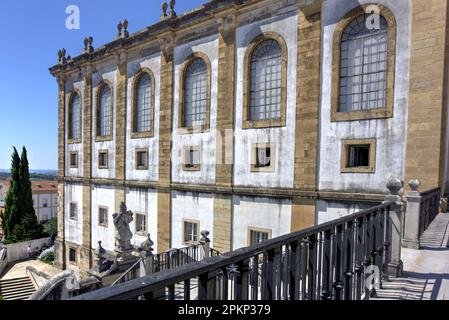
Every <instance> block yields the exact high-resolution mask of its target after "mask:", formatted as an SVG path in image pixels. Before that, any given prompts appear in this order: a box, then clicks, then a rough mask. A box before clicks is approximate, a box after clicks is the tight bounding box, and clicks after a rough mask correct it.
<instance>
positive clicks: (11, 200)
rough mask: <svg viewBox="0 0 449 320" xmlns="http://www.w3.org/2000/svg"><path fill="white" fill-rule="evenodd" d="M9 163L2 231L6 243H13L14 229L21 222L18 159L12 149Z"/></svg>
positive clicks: (17, 154) (17, 155) (15, 151)
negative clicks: (9, 174) (9, 170)
mask: <svg viewBox="0 0 449 320" xmlns="http://www.w3.org/2000/svg"><path fill="white" fill-rule="evenodd" d="M11 157H12V161H11V180H10V184H9V190H8V193H7V194H6V198H5V213H4V217H3V230H4V233H5V238H6V239H7V241H8V242H15V241H16V239H15V238H16V236H15V234H14V228H15V226H16V225H18V224H20V222H21V220H22V212H23V211H22V208H21V205H20V203H21V201H20V199H21V190H20V157H19V153H18V152H17V149H16V148H14V151H13V154H12V156H11Z"/></svg>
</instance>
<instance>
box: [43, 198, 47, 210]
mask: <svg viewBox="0 0 449 320" xmlns="http://www.w3.org/2000/svg"><path fill="white" fill-rule="evenodd" d="M42 207H43V208H48V199H44V200H42Z"/></svg>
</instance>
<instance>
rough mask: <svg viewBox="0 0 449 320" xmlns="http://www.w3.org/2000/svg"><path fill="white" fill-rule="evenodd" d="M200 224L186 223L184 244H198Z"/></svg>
mask: <svg viewBox="0 0 449 320" xmlns="http://www.w3.org/2000/svg"><path fill="white" fill-rule="evenodd" d="M198 231H199V223H196V222H192V221H184V242H185V243H192V242H197V241H198V237H199V232H198Z"/></svg>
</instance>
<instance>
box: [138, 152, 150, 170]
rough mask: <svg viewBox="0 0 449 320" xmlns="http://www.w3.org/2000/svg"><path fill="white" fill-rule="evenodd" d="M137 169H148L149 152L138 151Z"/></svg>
mask: <svg viewBox="0 0 449 320" xmlns="http://www.w3.org/2000/svg"><path fill="white" fill-rule="evenodd" d="M136 169H137V170H146V169H148V150H146V149H142V150H136Z"/></svg>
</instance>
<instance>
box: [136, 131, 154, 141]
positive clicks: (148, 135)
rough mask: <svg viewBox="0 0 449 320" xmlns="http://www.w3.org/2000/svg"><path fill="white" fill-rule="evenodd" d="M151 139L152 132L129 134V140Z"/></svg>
mask: <svg viewBox="0 0 449 320" xmlns="http://www.w3.org/2000/svg"><path fill="white" fill-rule="evenodd" d="M153 137H154V134H153V131H145V132H131V139H144V138H153Z"/></svg>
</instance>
